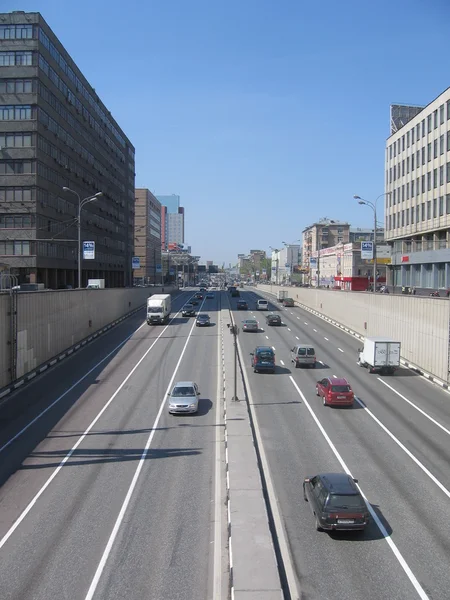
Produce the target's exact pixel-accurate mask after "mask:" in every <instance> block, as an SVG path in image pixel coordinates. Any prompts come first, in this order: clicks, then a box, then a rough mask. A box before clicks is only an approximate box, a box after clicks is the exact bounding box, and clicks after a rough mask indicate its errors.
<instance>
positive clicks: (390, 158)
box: [389, 144, 392, 160]
mask: <svg viewBox="0 0 450 600" xmlns="http://www.w3.org/2000/svg"><path fill="white" fill-rule="evenodd" d="M389 160H392V144H391V145H390V146H389Z"/></svg>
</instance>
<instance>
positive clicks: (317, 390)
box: [316, 386, 320, 396]
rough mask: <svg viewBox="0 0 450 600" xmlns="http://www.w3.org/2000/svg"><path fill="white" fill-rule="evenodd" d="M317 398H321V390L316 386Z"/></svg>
mask: <svg viewBox="0 0 450 600" xmlns="http://www.w3.org/2000/svg"><path fill="white" fill-rule="evenodd" d="M316 396H320V394H319V388H318V387H317V386H316Z"/></svg>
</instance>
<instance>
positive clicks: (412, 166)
mask: <svg viewBox="0 0 450 600" xmlns="http://www.w3.org/2000/svg"><path fill="white" fill-rule="evenodd" d="M414 169H415V166H414V153H413V154H411V171H414Z"/></svg>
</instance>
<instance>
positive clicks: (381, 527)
mask: <svg viewBox="0 0 450 600" xmlns="http://www.w3.org/2000/svg"><path fill="white" fill-rule="evenodd" d="M289 379H290V380H291V382H292V385H293V386H294V387H295V389H296V390H297V392H298V394H299V396H300V397H301V399H302V400H303V402H304V404H305V406H306V408H307V409H308V411H309V413H310V415H311V416H312V418H313V419H314V421H315V423H316V425H317V427H318V428H319V431H320V433H321V434H322V435H323V437H324V438H325V440H326V442H327V443H328V445H329V447H330V448H331V450H332V452H333V454H334V455H335V457H336V458H337V460H338V461H339V463H340V465H341V467H342V468H343V469H344V471H345V472H346V473H347V475H349V476H350V477H351V478H353V475H352V473H351V471H350V469H349V468H348V467H347V465H346V463H345V462H344V459H343V458H342V457H341V455H340V454H339V452H338V451H337V449H336V447H335V445H334V444H333V442H332V441H331V439H330V437H329V435H328V434H327V432H326V431H325V429H324V428H323V426H322V424H321V423H320V421H319V419H318V418H317V416H316V414H315V413H314V411H313V410H312V408H311V406H310V405H309V402H308V401H307V400H306V398H305V396H304V394H303V392H302V391H301V389H300V388H299V387H298V385H297V383H296V382H295V380H294V378H293V377H292V375H289ZM356 485H357V486H358V488H359V490H360V492H361V494H362V496H363V498H364V500H365V501H366V504H367V509H368V510H369V512H370V515H371V517H372V519H373V520H374V521H375V523H376V524H377V526H378V529H379V530H380V531H381V533H382V535H383V537H384V539H385V540H386V543H387V544H388V545H389V547H390V548H391V550H392V552H393V554H394V556H395V558H396V559H397V560H398V562H399V563H400V565H401V567H402V569H403V570H404V571H405V573H406V575H407V576H408V579H409V580H410V582H411V583H412V585H413V586H414V588H415V590H416V592H417V593H418V594H419V597H420V598H421V599H422V600H429V597H428V596H427V594H426V593H425V590H424V589H423V588H422V586H421V585H420V583H419V581H418V580H417V578H416V576H415V575H414V573H413V572H412V570H411V568H410V567H409V565H408V563H407V562H406V560H405V559H404V558H403V556H402V554H401V552H400V550H399V549H398V548H397V546H396V544H395V543H394V542H393V541H392V539H391V537H390V535H389V534H388V532H387V531H386V528H385V526H384V525H383V523H382V522H381V521H380V519H379V517H378V515H377V513H376V512H375V511H374V509H373V508H372V505H371V504H370V502H369V501H368V500H367V498H366V496H365V495H364V492H363V491H362V489H361V486H360V484H359V483H357V484H356Z"/></svg>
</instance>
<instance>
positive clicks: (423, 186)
mask: <svg viewBox="0 0 450 600" xmlns="http://www.w3.org/2000/svg"><path fill="white" fill-rule="evenodd" d="M425 192H426V184H425V175H422V194H425Z"/></svg>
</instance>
